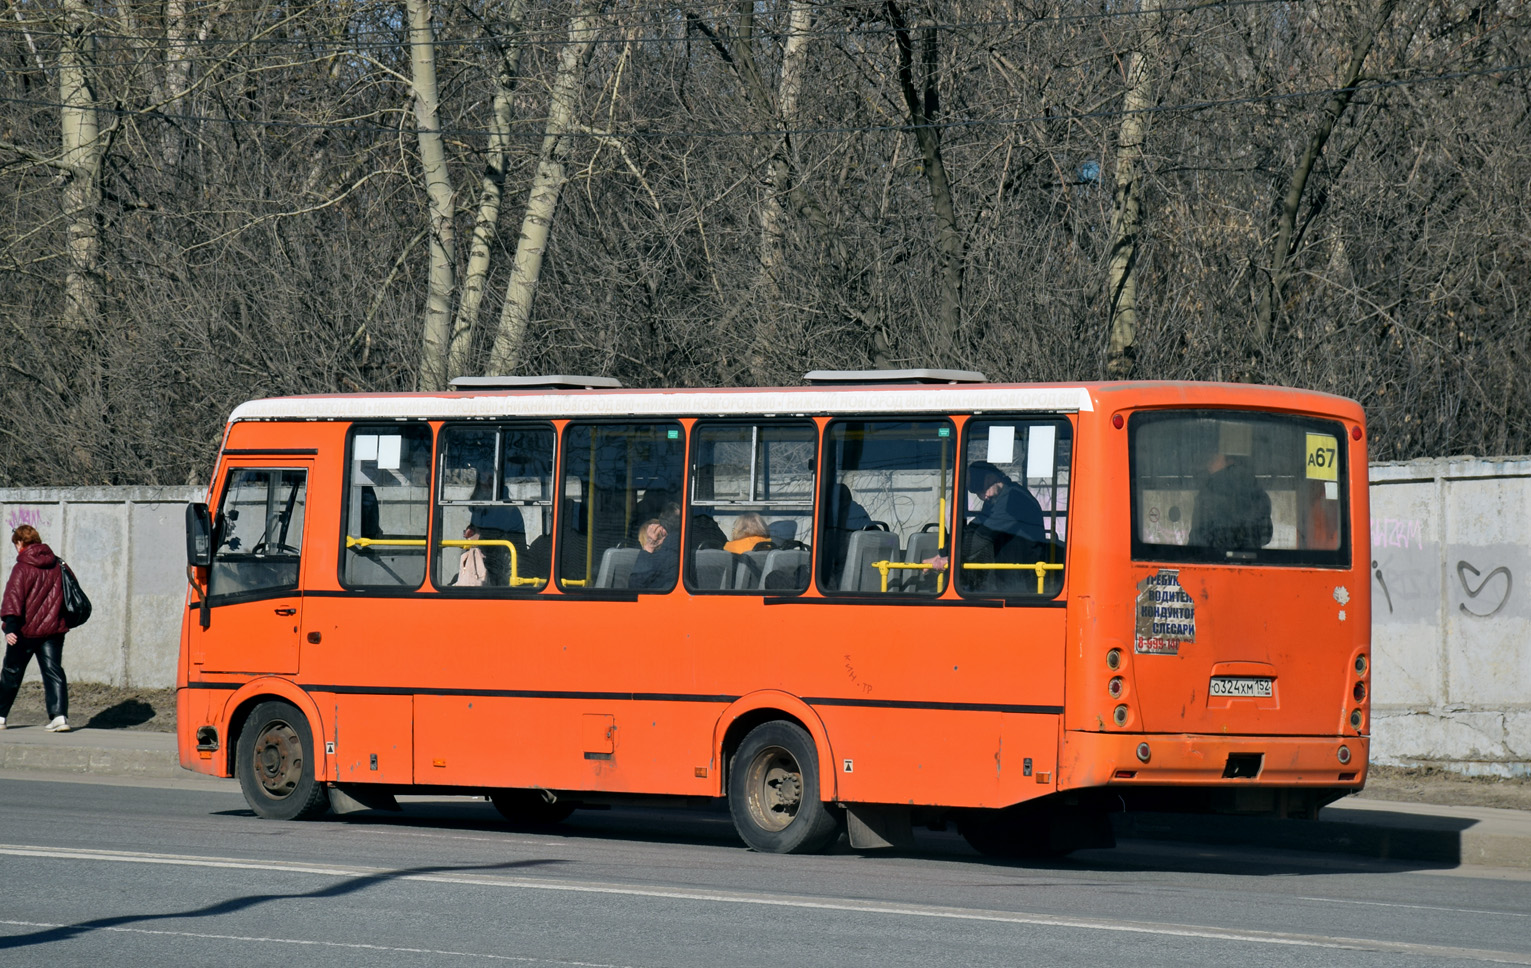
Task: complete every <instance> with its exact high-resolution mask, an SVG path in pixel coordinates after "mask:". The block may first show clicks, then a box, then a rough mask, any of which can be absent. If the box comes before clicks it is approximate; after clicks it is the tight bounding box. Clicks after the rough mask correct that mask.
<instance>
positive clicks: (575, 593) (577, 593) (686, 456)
mask: <svg viewBox="0 0 1531 968" xmlns="http://www.w3.org/2000/svg"><path fill="white" fill-rule="evenodd" d="M687 421H689V422H690V423H695V422H696V418H695V417H690V416H687V417H677V416H674V415H673V414H663V415H658V414H638V415H633V414H625V415H622V416H616V417H563V418H558V419H556V420H555V421H554V423H555V426H556V429H557V431H558V450H557V454H556V455H555V462H554V469H553V505H554V514H553V554H552V559H551V562H550V567H549V569H548V570H549V575H548V584H549V585H552V586H555V587H556V588H557V589H558V591H559V593H560V595H563V596H568V600H570V601H582V602H583V601H593V602H636V601H637V600H638V598H639V596H640V595H642V596H643V597H650V596H654V595H671V594H674V593H675V591H676V590H677V589H679V588H681V587H682V582H681V576H680V575H679V574H677V575H676V577H675V584H673V585H671V586H670V587H669V588H667V589H664V590H663V591H658V590H656V591H648V590H642V591H640V590H639V589H636V588H597V587H595V585H594V582H595V579H596V576H597V575H598V574H599V573H600V564H599V562H597V563H594V564H593V566H588V572H587V573H588V574H589V576H590V577H589V578H588V579H587V581H589V582H590V583H591V584H590V585H588V586H587V585H568V584H566V582H565V579H564V578H563V577H562V575H561V573H560V571H559V564H560V562H561V561H562V556H563V528H564V521H563V502H564V482H565V478H566V477H567V476H568V459H569V454H568V450H569V434H570V432H571V431H573V430H577V429H579V428H581V427H603V426H604V427H623V426H631V425H633V424H653V425H655V426H664V425H674V427H675V428H677V429H679V430H680V442H681V467H680V487H681V490H682V498H684V491H685V487H686V483H687V481H688V480H689V475H690V470H689V468H690V460H691V434H690V433H689V430H690V425H689V424H688V422H687ZM581 480H583V478H581ZM585 499H586V496H584V495H582V496H581V501H583V500H585ZM677 503H680V505H681V507H682V509H684V508H685V506H686V505H685V501H684V500H682V501H680V502H677ZM685 517H686V515H685V511H684V510H682V512H681V534H680V537H681V541H682V544H681V548H682V554H684V549H685V544H684V541H685V539H686V537H687V532H688V528H687V522H686V520H685ZM665 540H667V541H668V540H669V538H668V537H667V538H666V539H665ZM613 547H615V546H613ZM681 565H682V567H681V569H680V570H681V571H684V570H685V568H684V565H685V562H684V561H682V562H681ZM543 600H544V601H551V600H553V596H544V597H543Z"/></svg>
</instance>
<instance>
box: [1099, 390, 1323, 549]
mask: <svg viewBox="0 0 1531 968" xmlns="http://www.w3.org/2000/svg"><path fill="white" fill-rule="evenodd" d="M1344 433H1345V430H1344V428H1343V427H1342V426H1340V425H1339V424H1338V423H1335V422H1333V421H1328V420H1316V419H1310V418H1303V417H1296V416H1283V415H1280V414H1270V413H1255V412H1245V411H1232V410H1200V411H1185V410H1180V411H1156V412H1144V413H1138V414H1135V415H1133V417H1132V420H1131V423H1130V424H1129V448H1130V454H1131V461H1132V492H1133V493H1132V514H1133V533H1132V551H1133V558H1135V559H1137V560H1140V561H1143V560H1155V561H1158V560H1164V561H1191V562H1209V563H1210V562H1216V563H1228V564H1232V563H1241V564H1242V563H1258V564H1271V565H1300V566H1320V567H1324V566H1327V567H1335V568H1338V567H1345V566H1346V565H1348V564H1349V558H1350V552H1349V526H1348V525H1349V522H1348V520H1347V517H1346V513H1345V508H1346V502H1347V496H1346V477H1345V475H1346V467H1345V447H1344V446H1343V445H1342V440H1343V438H1344Z"/></svg>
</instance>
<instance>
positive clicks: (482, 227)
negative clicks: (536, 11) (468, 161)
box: [447, 0, 529, 376]
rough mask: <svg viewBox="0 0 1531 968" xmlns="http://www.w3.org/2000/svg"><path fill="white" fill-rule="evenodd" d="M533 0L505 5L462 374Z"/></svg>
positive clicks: (456, 353)
mask: <svg viewBox="0 0 1531 968" xmlns="http://www.w3.org/2000/svg"><path fill="white" fill-rule="evenodd" d="M528 3H529V0H511V3H510V7H509V8H508V9H507V10H506V11H505V19H506V35H507V36H506V38H505V40H504V44H505V47H504V52H503V55H502V57H501V61H500V75H499V77H497V78H496V79H495V86H494V105H493V108H492V112H491V117H490V122H489V150H488V157H487V158H486V159H485V162H484V178H483V184H482V186H481V187H480V189H479V202H478V217H477V218H476V219H475V220H474V222H473V240H472V242H471V244H470V245H469V246H468V265H467V268H466V270H465V271H464V273H463V284H462V299H461V300H460V301H459V302H458V304H457V319H456V321H455V322H454V323H453V324H452V346H451V350H450V352H449V353H448V361H449V362H448V367H447V368H448V370H449V371H450V372H451V373H453V374H455V375H458V376H463V375H465V374H467V373H468V370H469V367H470V365H471V363H472V359H471V357H472V353H473V329H474V327H475V326H476V325H477V324H478V313H479V307H480V306H481V305H482V304H483V301H484V285H485V283H486V281H487V280H488V278H489V263H490V249H491V247H492V246H493V245H494V239H495V235H496V232H497V229H498V226H499V222H500V205H501V200H502V198H503V197H504V192H505V162H506V157H507V155H508V153H509V150H510V115H511V95H512V94H514V93H515V89H516V82H517V81H518V80H519V79H520V75H521V51H522V49H523V47H522V43H521V31H522V27H523V23H522V21H523V19H524V18H525V16H526V8H527V5H528Z"/></svg>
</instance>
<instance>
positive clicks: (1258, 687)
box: [1210, 676, 1276, 699]
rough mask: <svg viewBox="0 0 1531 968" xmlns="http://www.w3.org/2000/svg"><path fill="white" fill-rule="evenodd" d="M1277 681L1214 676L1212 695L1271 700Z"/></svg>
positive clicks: (1259, 678)
mask: <svg viewBox="0 0 1531 968" xmlns="http://www.w3.org/2000/svg"><path fill="white" fill-rule="evenodd" d="M1275 683H1276V680H1274V679H1268V678H1262V677H1256V676H1213V677H1212V688H1211V690H1210V695H1213V696H1249V697H1252V698H1260V699H1269V698H1270V697H1271V695H1272V692H1273V690H1274V688H1275Z"/></svg>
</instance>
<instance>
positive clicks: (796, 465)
mask: <svg viewBox="0 0 1531 968" xmlns="http://www.w3.org/2000/svg"><path fill="white" fill-rule="evenodd" d="M817 446H818V431H817V428H816V427H814V425H813V424H812V423H811V422H809V421H792V422H781V421H771V422H764V423H749V422H744V421H725V420H711V421H698V422H697V425H696V427H695V429H694V430H693V432H692V444H691V447H692V455H693V456H692V473H691V488H690V492H689V497H690V505H689V507H688V512H689V514H690V523H689V525H688V531H687V537H686V587H687V588H689V589H691V590H692V591H693V592H697V593H702V594H709V593H721V592H745V593H753V594H756V595H759V594H762V593H764V594H772V593H775V594H782V593H792V592H801V591H803V590H805V589H807V587H808V579H809V572H810V565H811V559H812V549H811V547H810V543H811V542H812V540H813V483H814V481H813V467H814V454H815V451H816V449H817Z"/></svg>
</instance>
